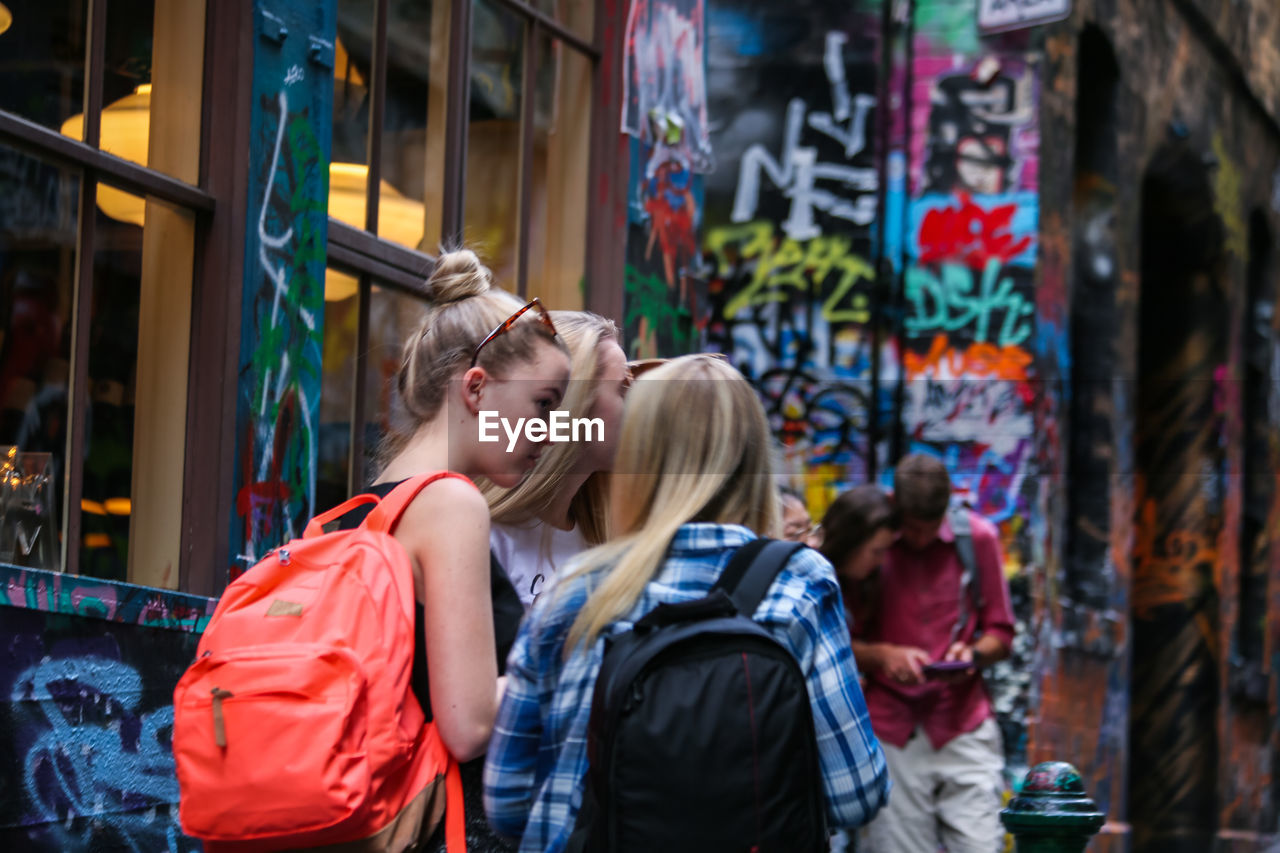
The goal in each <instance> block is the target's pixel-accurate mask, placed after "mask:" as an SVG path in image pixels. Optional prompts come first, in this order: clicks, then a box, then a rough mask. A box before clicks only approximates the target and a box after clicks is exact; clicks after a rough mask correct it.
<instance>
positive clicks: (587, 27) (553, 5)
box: [533, 0, 596, 43]
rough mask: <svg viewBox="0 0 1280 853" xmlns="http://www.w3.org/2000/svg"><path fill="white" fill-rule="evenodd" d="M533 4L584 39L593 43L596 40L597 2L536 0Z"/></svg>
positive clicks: (584, 0) (588, 0) (587, 0)
mask: <svg viewBox="0 0 1280 853" xmlns="http://www.w3.org/2000/svg"><path fill="white" fill-rule="evenodd" d="M533 5H534V6H535V7H537V9H538V11H540V12H543V13H545V14H546V15H547V16H548V17H550V18H554V19H555V21H556V22H557V23H559V24H560V25H561V26H563V27H564V28H565V29H567V30H568V31H569V32H571V33H573V34H574V35H576V36H577V37H578V38H580V39H582V40H583V41H586V42H587V43H591V42H592V41H594V40H595V31H594V28H595V24H596V18H595V3H593V2H592V0H534V3H533Z"/></svg>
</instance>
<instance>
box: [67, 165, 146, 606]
mask: <svg viewBox="0 0 1280 853" xmlns="http://www.w3.org/2000/svg"><path fill="white" fill-rule="evenodd" d="M98 189H99V194H98V206H97V212H96V218H97V221H96V222H95V224H94V253H93V290H92V294H91V296H90V298H91V299H92V301H93V306H92V319H91V321H90V327H89V384H88V392H89V397H88V403H87V406H86V410H85V435H84V461H83V463H82V465H83V467H82V477H83V480H82V482H83V491H82V494H81V500H80V508H81V512H82V513H83V515H82V521H81V537H80V543H79V546H80V573H81V574H83V575H89V576H91V577H97V578H106V579H109V580H120V581H123V580H128V579H129V524H130V520H131V517H132V515H133V505H132V501H131V499H130V498H131V495H132V486H133V482H132V481H133V446H134V445H133V437H134V420H135V417H134V416H135V411H136V402H137V399H136V389H137V386H136V375H137V366H138V308H139V304H140V295H139V294H140V289H141V286H142V244H143V233H142V232H143V229H142V227H141V226H140V223H134V222H130V221H126V220H120V219H116V218H114V217H113V216H111V215H108V214H107V213H106V212H104V208H103V197H104V196H108V197H110V198H112V199H115V200H117V201H118V202H120V203H128V204H131V205H135V206H136V207H137V208H138V209H139V210H142V209H143V208H144V207H145V206H146V202H145V200H144V199H142V198H139V197H137V196H133V195H129V194H128V193H125V192H122V191H120V190H116V189H114V188H111V187H107V186H101V187H99V188H98Z"/></svg>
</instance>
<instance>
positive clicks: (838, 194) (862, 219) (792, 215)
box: [730, 31, 879, 240]
mask: <svg viewBox="0 0 1280 853" xmlns="http://www.w3.org/2000/svg"><path fill="white" fill-rule="evenodd" d="M847 42H848V36H847V35H846V34H845V33H842V32H838V31H833V32H829V33H827V36H826V47H825V50H824V53H823V69H824V71H825V72H826V78H827V81H826V82H827V86H828V92H829V97H830V101H831V104H830V109H829V110H811V109H810V108H809V105H808V103H807V102H806V100H805V98H804V97H802V96H799V95H797V96H796V97H794V98H792V99H791V100H790V101H789V102H788V103H787V109H786V119H785V125H784V130H783V139H782V147H781V150H780V151H779V153H778V154H777V156H775V155H774V154H773V153H772V152H771V151H770V149H769V148H767V147H766V146H765V145H763V144H761V143H758V142H757V143H754V144H752V145H750V146H749V147H748V148H747V149H746V151H745V152H743V155H742V160H741V162H740V164H739V167H738V188H737V193H736V194H735V196H734V200H733V212H732V214H731V216H730V218H731V219H732V220H733V221H734V222H747V221H749V220H751V219H752V218H754V217H755V216H756V215H757V214H758V212H759V207H760V195H761V191H762V185H761V184H762V182H761V178H762V177H768V178H769V180H770V182H771V183H772V184H773V188H774V189H775V190H776V191H777V192H780V193H782V195H783V196H785V197H786V198H788V199H789V200H790V203H789V210H788V213H787V216H786V218H785V219H784V220H783V221H782V223H781V226H782V230H783V231H785V232H786V234H787V236H788V237H789V238H791V239H793V240H809V239H812V238H814V237H817V236H820V235H821V234H822V233H823V226H822V224H821V223H820V222H819V221H818V219H817V213H818V212H819V211H821V212H823V213H825V214H826V215H827V216H830V217H833V218H836V219H840V220H844V221H845V222H846V223H850V224H852V225H856V226H859V227H865V226H867V225H870V224H871V222H872V221H873V220H874V219H875V215H876V195H875V193H876V190H877V188H878V187H879V175H878V173H877V172H876V169H875V168H874V166H873V165H871V164H870V163H865V164H859V163H857V162H855V161H856V160H857V158H858V155H859V154H862V153H863V152H868V153H869V146H868V144H867V130H868V128H869V127H870V124H869V118H870V116H871V114H872V108H873V107H874V106H875V103H876V100H875V97H874V96H873V95H871V94H869V93H867V92H856V93H853V94H851V93H850V84H849V79H848V78H849V75H848V73H847V72H846V69H845V57H844V47H845V44H846V43H847ZM806 128H807V129H808V130H811V131H815V132H816V133H818V134H821V135H822V136H823V137H826V139H827V140H829V141H830V142H834V143H836V150H835V152H834V153H835V155H836V156H834V157H831V158H830V159H826V160H820V159H819V157H820V151H819V149H818V148H817V147H816V146H814V145H801V144H800V143H801V141H802V138H803V136H804V135H805V130H806ZM819 181H822V182H824V183H823V184H819V183H818V182H819ZM844 227H846V228H847V227H848V226H847V225H846V226H844Z"/></svg>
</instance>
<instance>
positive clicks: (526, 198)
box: [516, 19, 540, 299]
mask: <svg viewBox="0 0 1280 853" xmlns="http://www.w3.org/2000/svg"><path fill="white" fill-rule="evenodd" d="M539 34H540V30H539V27H538V21H537V20H536V19H534V20H531V21H529V22H528V23H527V24H526V25H525V28H524V76H523V79H522V80H521V82H520V85H521V88H522V89H523V90H524V91H523V92H522V93H521V98H520V171H519V175H520V208H519V211H518V214H517V215H518V216H519V217H520V218H519V221H518V222H517V223H516V292H517V293H519V294H520V298H521V299H525V298H527V297H528V295H529V294H528V291H529V230H530V221H529V220H530V217H531V215H532V211H533V142H534V137H535V136H536V135H537V134H536V129H535V128H534V121H535V118H534V116H535V112H536V110H537V101H538V95H537V77H538V36H539Z"/></svg>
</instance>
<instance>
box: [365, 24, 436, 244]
mask: <svg viewBox="0 0 1280 853" xmlns="http://www.w3.org/2000/svg"><path fill="white" fill-rule="evenodd" d="M390 6H391V15H390V19H389V20H388V23H387V101H386V113H385V117H384V119H383V124H382V181H381V183H380V184H379V185H378V188H379V194H378V196H379V203H378V236H379V237H383V238H385V239H387V240H390V241H392V242H393V243H399V244H400V245H401V246H407V247H408V248H410V249H418V250H420V251H429V252H434V251H435V248H436V246H437V244H438V243H439V242H440V203H441V197H440V186H441V183H442V181H441V174H442V171H443V166H444V147H443V145H442V141H443V140H442V136H441V134H440V133H431V131H433V130H435V128H437V127H443V126H444V121H445V112H446V103H445V99H446V97H447V93H446V91H445V86H444V81H445V79H446V77H447V68H446V67H445V65H444V62H443V59H444V58H446V57H447V56H448V52H447V51H448V45H447V42H448V37H449V32H448V27H447V26H446V24H447V20H446V18H445V16H444V15H435V14H433V9H434V4H432V3H430V2H416V3H409V2H403V0H401V2H393V3H391V4H390ZM428 211H431V212H430V213H428Z"/></svg>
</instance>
